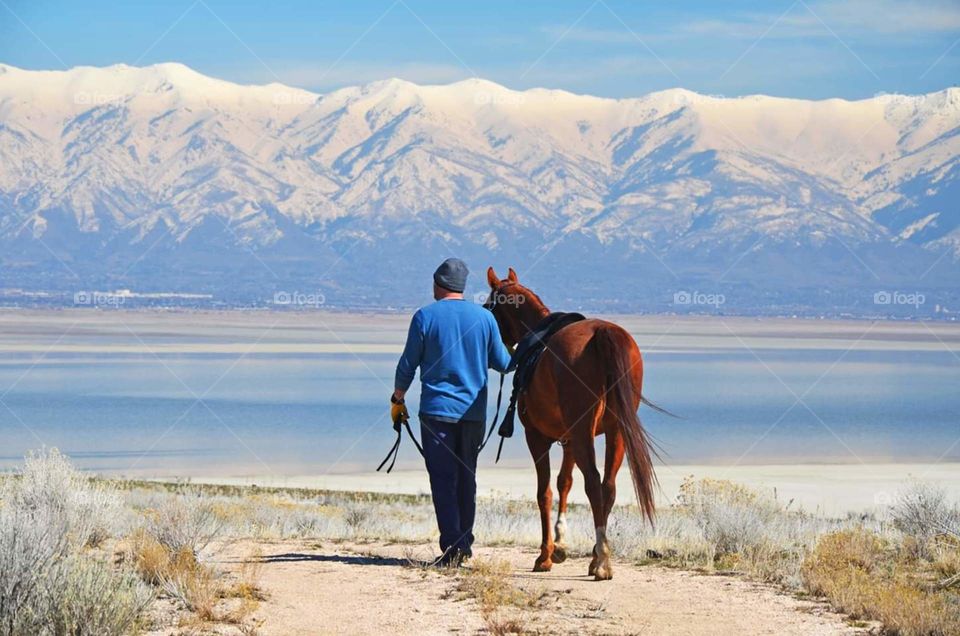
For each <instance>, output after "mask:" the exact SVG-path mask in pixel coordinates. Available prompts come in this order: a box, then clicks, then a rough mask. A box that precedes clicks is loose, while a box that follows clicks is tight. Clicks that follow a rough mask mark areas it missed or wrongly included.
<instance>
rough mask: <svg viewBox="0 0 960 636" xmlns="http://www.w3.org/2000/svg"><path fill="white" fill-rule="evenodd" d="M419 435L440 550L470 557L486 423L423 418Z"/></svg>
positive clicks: (421, 417)
mask: <svg viewBox="0 0 960 636" xmlns="http://www.w3.org/2000/svg"><path fill="white" fill-rule="evenodd" d="M420 435H421V439H422V440H423V458H424V460H425V461H426V464H427V472H428V473H429V474H430V492H431V494H432V495H433V509H434V511H435V512H436V513H437V526H439V528H440V549H441V550H442V551H443V552H447V551H448V550H451V549H459V550H461V551H463V552H465V553H467V554H470V553H471V551H470V548H471V546H472V545H473V519H474V517H475V514H476V510H477V476H476V472H477V455H478V454H479V453H480V450H479V448H480V443H481V442H482V441H483V422H467V421H460V422H455V423H448V422H440V421H437V420H435V419H432V418H431V417H430V416H423V415H421V416H420Z"/></svg>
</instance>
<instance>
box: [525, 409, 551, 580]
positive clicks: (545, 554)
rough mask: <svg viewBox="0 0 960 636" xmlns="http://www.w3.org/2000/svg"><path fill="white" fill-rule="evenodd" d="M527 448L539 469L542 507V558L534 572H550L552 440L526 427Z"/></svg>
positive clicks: (538, 484)
mask: <svg viewBox="0 0 960 636" xmlns="http://www.w3.org/2000/svg"><path fill="white" fill-rule="evenodd" d="M524 432H525V433H526V437H527V447H528V448H529V449H530V454H531V455H533V463H534V465H535V466H536V467H537V505H538V506H539V507H540V531H541V536H542V539H543V540H542V542H541V543H540V556H538V557H537V560H536V562H535V563H534V564H533V571H534V572H549V571H550V568H552V567H553V561H552V560H551V556H552V554H553V537H552V535H551V533H550V508H551V507H552V506H553V493H552V492H550V445H551V444H552V443H553V442H552V441H551V440H549V439H547V438H546V437H544V436H543V434H542V433H540V432H539V431H536V430H534V429H532V428H527V427H524Z"/></svg>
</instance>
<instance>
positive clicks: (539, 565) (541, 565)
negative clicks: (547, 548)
mask: <svg viewBox="0 0 960 636" xmlns="http://www.w3.org/2000/svg"><path fill="white" fill-rule="evenodd" d="M552 567H553V562H551V561H537V562H536V563H534V564H533V571H534V572H549V571H550V568H552Z"/></svg>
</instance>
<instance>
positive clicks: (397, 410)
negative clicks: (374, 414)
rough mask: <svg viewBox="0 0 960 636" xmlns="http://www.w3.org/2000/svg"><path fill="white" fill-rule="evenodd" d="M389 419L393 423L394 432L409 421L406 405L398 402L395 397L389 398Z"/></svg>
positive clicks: (401, 401) (400, 401)
mask: <svg viewBox="0 0 960 636" xmlns="http://www.w3.org/2000/svg"><path fill="white" fill-rule="evenodd" d="M390 419H391V421H393V428H394V429H396V430H400V425H401V424H403V423H405V422H407V421H409V419H410V413H409V412H408V411H407V405H406V403H405V402H404V401H403V400H398V399H397V397H396V396H395V395H391V396H390Z"/></svg>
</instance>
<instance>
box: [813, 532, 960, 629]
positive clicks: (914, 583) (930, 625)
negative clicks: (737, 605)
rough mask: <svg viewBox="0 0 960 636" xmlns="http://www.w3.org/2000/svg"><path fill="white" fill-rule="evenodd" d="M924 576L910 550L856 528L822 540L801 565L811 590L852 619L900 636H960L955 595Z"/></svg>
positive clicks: (959, 606)
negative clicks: (874, 622)
mask: <svg viewBox="0 0 960 636" xmlns="http://www.w3.org/2000/svg"><path fill="white" fill-rule="evenodd" d="M926 572H927V567H926V564H925V563H924V562H921V561H918V560H917V559H916V557H915V556H914V555H912V554H910V552H909V551H907V550H903V549H899V550H898V549H897V548H896V546H892V545H891V544H890V542H888V541H886V540H884V539H882V538H881V537H879V536H877V535H876V534H874V533H872V532H869V531H865V530H861V529H854V530H844V531H840V532H835V533H832V534H828V535H826V536H824V537H823V538H822V539H821V540H820V542H819V543H818V544H817V546H816V548H815V549H814V550H813V553H812V554H811V555H810V556H809V557H808V559H807V560H806V562H805V563H804V566H803V577H804V581H805V582H806V584H807V587H808V588H809V589H810V591H811V592H813V593H815V594H819V595H822V596H824V597H826V598H827V599H828V600H829V601H830V603H831V604H833V605H834V607H836V608H837V609H839V610H841V611H843V612H845V613H847V614H849V615H850V616H852V617H853V618H863V619H869V620H878V621H880V622H882V623H883V625H884V628H885V629H886V630H887V631H888V632H889V633H891V634H902V635H903V636H941V635H942V636H947V635H949V634H960V597H958V596H957V595H956V594H954V593H953V592H951V591H949V590H945V589H942V588H938V587H937V586H935V585H933V584H932V583H931V581H929V579H928V577H927V576H925V574H926Z"/></svg>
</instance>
